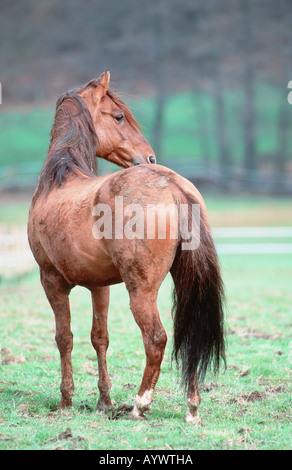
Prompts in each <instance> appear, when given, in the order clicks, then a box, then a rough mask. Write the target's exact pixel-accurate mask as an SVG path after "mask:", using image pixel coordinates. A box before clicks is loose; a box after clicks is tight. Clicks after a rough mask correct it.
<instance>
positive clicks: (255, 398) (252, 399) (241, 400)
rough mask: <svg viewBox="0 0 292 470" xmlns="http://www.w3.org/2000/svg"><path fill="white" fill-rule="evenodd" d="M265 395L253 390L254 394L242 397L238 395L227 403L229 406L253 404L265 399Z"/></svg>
mask: <svg viewBox="0 0 292 470" xmlns="http://www.w3.org/2000/svg"><path fill="white" fill-rule="evenodd" d="M266 396H267V395H266V393H265V392H259V391H258V390H255V391H254V392H251V393H246V394H245V393H244V394H242V395H239V396H238V397H237V398H232V399H231V400H229V401H228V403H229V404H232V403H237V404H239V405H244V404H246V403H253V402H255V401H261V400H263V398H266Z"/></svg>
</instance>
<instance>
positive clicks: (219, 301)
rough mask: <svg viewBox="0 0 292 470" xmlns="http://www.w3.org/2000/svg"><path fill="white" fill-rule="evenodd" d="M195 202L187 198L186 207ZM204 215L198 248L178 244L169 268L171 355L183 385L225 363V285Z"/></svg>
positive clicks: (201, 218)
mask: <svg viewBox="0 0 292 470" xmlns="http://www.w3.org/2000/svg"><path fill="white" fill-rule="evenodd" d="M195 202H196V201H190V198H189V197H188V204H189V207H190V205H191V203H195ZM189 214H190V210H189ZM205 218H206V216H205V215H204V213H202V211H201V214H200V232H199V233H200V243H199V246H198V248H197V249H195V250H183V249H182V243H180V245H179V246H178V249H177V253H176V257H175V260H174V263H173V266H172V268H171V274H172V277H173V280H174V290H173V309H172V313H173V319H174V344H173V354H172V357H173V359H175V361H176V363H177V364H179V363H181V367H182V384H183V386H184V387H185V388H187V387H188V385H189V384H190V383H191V381H192V380H193V378H194V377H195V374H196V373H197V378H198V380H199V381H203V380H204V378H205V374H206V371H207V369H208V368H209V367H210V368H211V369H213V372H215V373H216V372H218V370H219V366H220V363H221V360H222V361H223V363H224V365H226V360H225V344H224V326H223V305H224V288H223V282H222V278H221V273H220V266H219V261H218V257H217V253H216V250H215V246H214V243H213V240H212V236H211V234H210V230H209V227H208V223H207V221H206V220H205ZM185 223H188V222H187V221H186V222H185Z"/></svg>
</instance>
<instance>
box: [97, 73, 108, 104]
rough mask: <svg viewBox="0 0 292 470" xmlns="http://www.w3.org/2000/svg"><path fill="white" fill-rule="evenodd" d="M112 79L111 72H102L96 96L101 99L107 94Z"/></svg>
mask: <svg viewBox="0 0 292 470" xmlns="http://www.w3.org/2000/svg"><path fill="white" fill-rule="evenodd" d="M109 81H110V72H107V73H104V72H103V73H102V74H101V75H100V77H99V85H98V86H97V87H96V91H95V96H96V97H98V98H99V99H101V98H103V97H104V96H105V95H106V92H107V90H108V86H109Z"/></svg>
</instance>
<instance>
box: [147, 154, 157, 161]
mask: <svg viewBox="0 0 292 470" xmlns="http://www.w3.org/2000/svg"><path fill="white" fill-rule="evenodd" d="M155 162H156V160H155V157H153V155H150V157H148V163H155Z"/></svg>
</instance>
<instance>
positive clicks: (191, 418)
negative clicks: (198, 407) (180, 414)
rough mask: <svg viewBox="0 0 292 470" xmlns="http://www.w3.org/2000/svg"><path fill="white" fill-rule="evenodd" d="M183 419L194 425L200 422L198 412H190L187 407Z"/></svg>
mask: <svg viewBox="0 0 292 470" xmlns="http://www.w3.org/2000/svg"><path fill="white" fill-rule="evenodd" d="M185 421H186V422H187V423H191V424H193V425H194V426H199V424H200V423H201V418H200V415H199V412H198V411H196V412H195V413H194V412H193V413H191V412H190V410H189V409H188V410H187V412H186V415H185Z"/></svg>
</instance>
